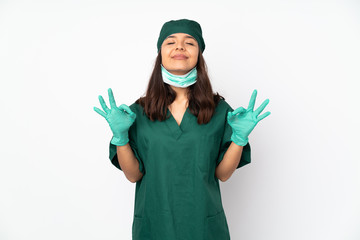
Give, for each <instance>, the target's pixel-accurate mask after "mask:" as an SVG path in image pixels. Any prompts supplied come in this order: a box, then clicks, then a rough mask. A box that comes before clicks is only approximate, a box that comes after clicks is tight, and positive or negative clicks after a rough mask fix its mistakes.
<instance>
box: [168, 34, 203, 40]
mask: <svg viewBox="0 0 360 240" xmlns="http://www.w3.org/2000/svg"><path fill="white" fill-rule="evenodd" d="M167 38H176V37H175V36H168V37H167ZM185 38H192V39H194V40H196V39H195V38H194V37H192V36H190V35H186V36H185Z"/></svg>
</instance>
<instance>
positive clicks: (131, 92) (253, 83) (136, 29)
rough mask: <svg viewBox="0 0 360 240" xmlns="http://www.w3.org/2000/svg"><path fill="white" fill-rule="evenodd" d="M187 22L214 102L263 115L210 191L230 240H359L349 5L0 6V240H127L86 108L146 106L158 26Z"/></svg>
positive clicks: (128, 218) (101, 132) (355, 72)
mask: <svg viewBox="0 0 360 240" xmlns="http://www.w3.org/2000/svg"><path fill="white" fill-rule="evenodd" d="M180 18H188V19H193V20H196V21H198V22H199V23H200V24H201V26H202V29H203V37H204V40H205V43H206V49H205V51H204V58H205V60H206V62H207V65H208V68H209V75H210V78H211V81H212V85H213V89H214V91H216V92H219V93H220V94H221V95H222V96H224V97H225V99H226V101H227V102H228V103H229V104H230V105H231V106H232V107H233V108H234V109H235V108H237V107H240V106H243V107H245V108H247V106H248V102H249V99H250V96H251V93H252V91H253V90H254V89H257V90H258V95H257V101H256V105H255V108H257V107H258V106H259V105H260V104H261V103H262V102H263V101H264V100H265V99H266V98H269V99H270V102H269V104H268V106H267V107H266V108H265V110H264V111H270V112H271V115H270V116H268V117H267V118H265V119H264V120H262V121H261V122H260V123H259V124H258V125H257V126H256V128H255V129H254V131H253V132H252V133H251V134H250V136H249V139H250V143H251V147H252V163H251V164H249V165H247V166H246V167H243V168H240V169H238V170H236V171H235V172H234V174H233V175H232V177H231V178H230V179H229V180H228V181H226V182H220V184H221V191H222V199H223V205H224V209H225V213H226V216H227V220H228V224H229V229H230V233H231V238H232V239H234V240H238V239H246V240H304V239H306V240H318V239H326V240H358V239H360V164H359V160H360V154H359V147H358V145H359V135H360V130H359V117H360V116H359V115H360V114H359V103H360V101H359V100H360V97H359V90H360V88H359V83H357V82H359V80H360V71H359V67H360V57H359V56H360V47H359V43H360V3H359V2H358V1H325V0H324V1H300V0H297V1H285V0H284V1H279V0H275V1H227V0H222V1H197V2H196V1H195V2H193V1H175V2H171V1H145V0H144V1H110V0H107V1H106V0H105V1H104V0H103V1H100V0H98V1H85V0H84V1H70V0H68V1H63V0H62V1H60V0H59V1H45V0H44V1H17V0H13V1H10V0H9V1H4V0H0V80H1V87H0V104H1V124H0V146H1V147H0V194H1V195H0V239H1V240H8V239H11V240H18V239H36V240H43V239H44V240H45V239H46V240H47V239H52V240H57V239H59V240H60V239H61V240H63V239H74V240H75V239H76V240H77V239H87V240H92V239H131V226H132V220H133V219H132V217H133V207H134V194H135V184H134V183H131V182H129V181H128V180H127V179H126V178H125V175H124V174H123V172H121V171H119V170H118V169H116V168H115V167H114V166H113V165H112V164H111V163H110V160H109V159H108V154H109V153H108V146H109V141H110V139H111V130H110V128H109V126H108V124H107V122H106V121H105V119H104V118H102V117H101V116H100V115H98V114H97V113H96V112H95V111H94V110H93V107H94V106H97V107H99V108H101V107H100V104H99V102H98V98H97V97H98V95H102V96H103V97H104V99H105V101H107V103H108V95H107V89H108V88H109V87H111V88H112V89H113V92H114V96H115V99H116V101H117V104H118V105H120V104H122V103H124V104H127V105H130V104H132V103H133V102H134V101H135V100H136V99H137V98H138V97H140V96H141V95H143V94H144V92H145V89H146V86H147V83H148V80H149V77H150V74H151V71H152V69H153V64H154V60H155V57H156V52H157V49H156V41H157V38H158V35H159V32H160V29H161V27H162V24H163V23H165V22H166V21H169V20H175V19H180Z"/></svg>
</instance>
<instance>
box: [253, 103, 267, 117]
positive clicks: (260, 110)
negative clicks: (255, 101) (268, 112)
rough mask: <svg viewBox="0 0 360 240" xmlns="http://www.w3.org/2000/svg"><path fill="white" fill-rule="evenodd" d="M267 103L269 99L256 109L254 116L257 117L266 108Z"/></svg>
mask: <svg viewBox="0 0 360 240" xmlns="http://www.w3.org/2000/svg"><path fill="white" fill-rule="evenodd" d="M269 101H270V100H269V99H266V100H265V101H264V102H263V103H262V104H261V105H260V107H258V108H257V109H256V110H255V111H254V113H255V116H257V115H259V114H260V113H261V112H262V111H263V110H264V108H265V107H266V105H268V103H269Z"/></svg>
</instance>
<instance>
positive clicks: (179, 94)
mask: <svg viewBox="0 0 360 240" xmlns="http://www.w3.org/2000/svg"><path fill="white" fill-rule="evenodd" d="M170 87H171V88H172V90H174V91H175V92H176V98H175V100H174V101H175V102H183V101H187V100H188V96H187V93H188V88H180V87H175V86H172V85H170Z"/></svg>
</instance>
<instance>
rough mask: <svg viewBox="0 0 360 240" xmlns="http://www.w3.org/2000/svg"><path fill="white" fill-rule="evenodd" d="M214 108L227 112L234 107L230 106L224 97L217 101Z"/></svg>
mask: <svg viewBox="0 0 360 240" xmlns="http://www.w3.org/2000/svg"><path fill="white" fill-rule="evenodd" d="M216 109H217V110H218V111H225V112H228V111H233V110H234V109H233V108H232V107H231V106H230V104H229V103H228V102H227V101H225V99H220V101H219V102H218V104H217V106H216Z"/></svg>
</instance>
